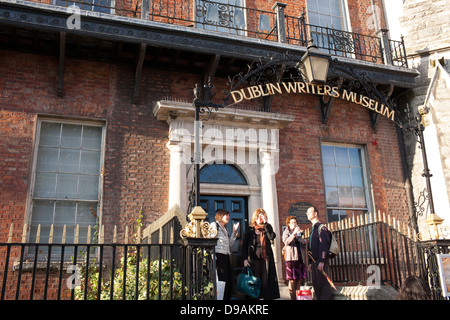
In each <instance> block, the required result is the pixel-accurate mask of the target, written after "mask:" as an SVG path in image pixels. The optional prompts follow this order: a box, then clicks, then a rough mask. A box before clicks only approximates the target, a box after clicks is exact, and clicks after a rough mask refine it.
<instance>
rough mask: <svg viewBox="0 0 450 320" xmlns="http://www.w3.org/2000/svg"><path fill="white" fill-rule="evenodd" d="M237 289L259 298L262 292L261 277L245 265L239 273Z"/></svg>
mask: <svg viewBox="0 0 450 320" xmlns="http://www.w3.org/2000/svg"><path fill="white" fill-rule="evenodd" d="M236 290H237V291H238V292H240V293H243V294H246V295H248V296H250V297H252V298H258V297H259V293H260V292H261V279H259V278H258V277H255V276H254V275H253V272H252V270H251V269H250V268H249V267H244V268H243V269H242V271H241V273H240V274H239V277H238V281H237V287H236Z"/></svg>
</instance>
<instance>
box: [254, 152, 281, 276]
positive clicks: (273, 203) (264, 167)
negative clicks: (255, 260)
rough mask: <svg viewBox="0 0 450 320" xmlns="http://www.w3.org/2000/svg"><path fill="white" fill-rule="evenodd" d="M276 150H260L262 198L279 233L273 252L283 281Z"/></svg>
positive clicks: (278, 273)
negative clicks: (276, 179)
mask: <svg viewBox="0 0 450 320" xmlns="http://www.w3.org/2000/svg"><path fill="white" fill-rule="evenodd" d="M275 152H276V151H267V150H261V151H260V159H261V161H260V162H261V200H262V203H261V204H262V208H263V209H264V210H265V211H266V213H267V216H268V219H269V221H268V222H269V223H270V224H271V225H272V227H273V230H274V231H275V233H276V234H277V237H276V239H275V243H274V246H273V253H274V258H275V266H276V269H277V277H278V281H283V273H282V272H283V269H282V266H281V261H282V259H281V246H280V239H281V236H282V235H281V229H280V221H279V217H278V199H277V186H276V181H275V174H276V166H275V159H274V153H275Z"/></svg>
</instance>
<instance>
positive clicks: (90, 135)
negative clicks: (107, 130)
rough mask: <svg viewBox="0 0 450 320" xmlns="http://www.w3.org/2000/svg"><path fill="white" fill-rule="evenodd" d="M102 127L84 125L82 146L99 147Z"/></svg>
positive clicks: (87, 147) (88, 147)
mask: <svg viewBox="0 0 450 320" xmlns="http://www.w3.org/2000/svg"><path fill="white" fill-rule="evenodd" d="M101 138H102V128H101V127H91V126H85V127H84V128H83V145H82V147H83V148H86V149H98V150H100V148H101V142H102V141H101Z"/></svg>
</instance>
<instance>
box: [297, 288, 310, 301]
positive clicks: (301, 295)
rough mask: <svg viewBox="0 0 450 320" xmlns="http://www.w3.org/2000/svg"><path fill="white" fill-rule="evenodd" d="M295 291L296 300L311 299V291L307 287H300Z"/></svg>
mask: <svg viewBox="0 0 450 320" xmlns="http://www.w3.org/2000/svg"><path fill="white" fill-rule="evenodd" d="M295 293H296V298H297V300H312V291H311V289H310V288H309V287H300V290H297V291H296V292H295Z"/></svg>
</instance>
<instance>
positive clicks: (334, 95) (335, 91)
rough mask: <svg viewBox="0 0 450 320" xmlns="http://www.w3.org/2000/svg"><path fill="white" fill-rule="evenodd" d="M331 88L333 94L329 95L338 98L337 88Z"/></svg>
mask: <svg viewBox="0 0 450 320" xmlns="http://www.w3.org/2000/svg"><path fill="white" fill-rule="evenodd" d="M331 90H332V91H333V94H332V95H331V96H332V97H334V98H339V88H338V87H333V88H331Z"/></svg>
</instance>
